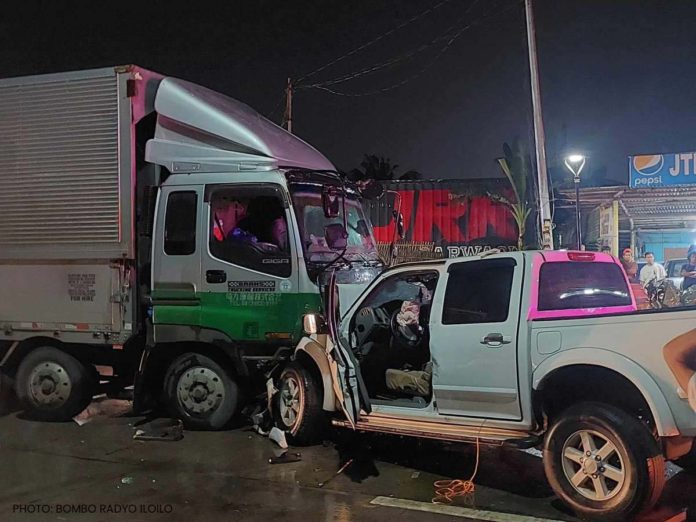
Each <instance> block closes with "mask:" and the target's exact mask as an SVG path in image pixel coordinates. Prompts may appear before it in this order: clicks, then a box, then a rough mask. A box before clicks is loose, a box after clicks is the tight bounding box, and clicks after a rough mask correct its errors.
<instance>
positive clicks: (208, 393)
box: [176, 366, 225, 415]
mask: <svg viewBox="0 0 696 522" xmlns="http://www.w3.org/2000/svg"><path fill="white" fill-rule="evenodd" d="M176 393H177V398H178V399H179V402H180V403H181V405H182V406H183V407H184V408H185V409H186V411H188V412H189V413H191V414H195V415H207V414H209V413H211V412H213V411H215V410H217V409H218V407H219V406H220V403H222V401H223V400H224V399H225V387H224V385H223V383H222V379H221V378H220V376H219V375H218V374H217V372H215V371H214V370H212V369H210V368H205V367H202V366H193V367H191V368H188V369H186V371H185V372H184V373H182V374H181V377H179V382H178V384H177V387H176Z"/></svg>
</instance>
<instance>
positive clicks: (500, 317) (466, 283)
mask: <svg viewBox="0 0 696 522" xmlns="http://www.w3.org/2000/svg"><path fill="white" fill-rule="evenodd" d="M514 271H515V261H514V260H512V259H491V260H484V261H471V262H468V263H457V264H454V265H452V267H451V268H450V275H449V280H448V281H447V292H446V293H445V303H444V307H443V311H442V324H475V323H504V322H505V321H507V317H508V310H509V308H510V293H511V291H512V277H513V275H514Z"/></svg>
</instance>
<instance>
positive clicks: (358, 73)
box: [301, 0, 479, 88]
mask: <svg viewBox="0 0 696 522" xmlns="http://www.w3.org/2000/svg"><path fill="white" fill-rule="evenodd" d="M478 2H479V0H474V1H473V2H472V3H471V4H470V5H469V7H468V8H467V9H466V11H465V12H464V14H463V15H462V16H460V17H459V18H458V19H457V21H456V22H455V23H454V24H452V25H451V26H449V27H448V28H447V29H446V30H445V31H443V32H442V33H440V35H438V36H437V37H436V38H434V39H433V40H431V41H430V42H427V43H424V44H422V45H420V46H419V47H416V48H415V49H412V50H411V51H408V52H406V53H404V54H401V55H397V56H395V57H393V58H390V59H389V60H387V61H384V62H378V63H375V64H373V65H371V66H369V67H366V68H364V69H360V70H358V71H355V72H352V73H349V74H345V75H343V76H339V77H337V78H333V79H330V80H326V81H323V82H317V83H314V84H312V85H306V86H305V85H303V86H301V87H302V88H310V87H326V86H328V85H335V84H337V83H343V82H346V81H348V80H353V79H355V78H359V77H361V76H365V75H366V74H370V73H372V72H377V71H379V70H381V69H384V68H386V67H389V66H391V65H395V64H397V63H399V62H402V61H404V60H407V59H409V58H413V57H414V56H415V55H417V54H419V53H421V52H423V51H425V50H427V49H429V48H430V47H432V46H433V45H435V44H436V43H438V42H441V41H443V40H447V39H448V38H449V34H450V33H451V32H452V31H453V30H454V29H455V28H456V27H457V26H458V25H459V23H460V22H461V21H462V20H463V19H464V18H465V17H466V15H467V14H468V13H469V12H470V11H471V10H472V9H473V8H474V6H475V5H476V4H477V3H478Z"/></svg>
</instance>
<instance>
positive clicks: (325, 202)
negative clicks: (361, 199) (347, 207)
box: [321, 186, 341, 218]
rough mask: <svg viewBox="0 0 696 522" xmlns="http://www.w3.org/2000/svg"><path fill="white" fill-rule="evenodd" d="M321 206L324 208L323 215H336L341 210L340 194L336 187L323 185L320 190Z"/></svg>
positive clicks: (333, 216)
mask: <svg viewBox="0 0 696 522" xmlns="http://www.w3.org/2000/svg"><path fill="white" fill-rule="evenodd" d="M321 206H322V207H323V208H324V216H325V217H327V218H335V217H338V215H339V214H340V212H341V195H340V193H339V191H338V189H337V188H336V187H331V186H328V187H324V190H323V191H322V192H321Z"/></svg>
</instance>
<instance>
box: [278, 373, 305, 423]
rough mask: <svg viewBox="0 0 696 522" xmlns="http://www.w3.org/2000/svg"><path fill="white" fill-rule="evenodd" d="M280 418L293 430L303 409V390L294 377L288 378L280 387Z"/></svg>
mask: <svg viewBox="0 0 696 522" xmlns="http://www.w3.org/2000/svg"><path fill="white" fill-rule="evenodd" d="M279 393H280V418H281V419H282V420H283V424H285V425H286V426H287V427H288V428H293V427H294V426H295V423H296V422H297V419H298V418H299V417H300V410H301V409H302V404H301V403H302V388H301V386H300V383H299V381H298V380H297V379H296V378H295V377H293V376H290V375H288V376H286V377H285V378H284V379H283V384H282V386H281V387H280V392H279Z"/></svg>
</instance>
